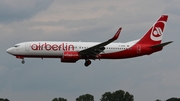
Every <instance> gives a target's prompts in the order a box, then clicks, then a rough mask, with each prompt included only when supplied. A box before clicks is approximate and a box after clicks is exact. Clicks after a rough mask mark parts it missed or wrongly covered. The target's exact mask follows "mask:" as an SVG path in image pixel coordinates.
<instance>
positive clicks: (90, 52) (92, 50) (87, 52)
mask: <svg viewBox="0 0 180 101" xmlns="http://www.w3.org/2000/svg"><path fill="white" fill-rule="evenodd" d="M121 30H122V27H120V28H119V29H118V31H117V32H116V34H115V35H114V36H113V37H112V38H111V39H109V40H107V41H105V42H102V43H100V44H97V45H95V46H92V47H89V48H87V49H84V50H82V51H79V54H80V55H81V56H82V57H86V58H88V57H94V58H97V55H98V54H99V53H101V52H103V51H104V49H105V47H104V46H106V45H108V44H110V43H111V42H113V41H115V40H117V39H118V37H119V35H120V32H121Z"/></svg>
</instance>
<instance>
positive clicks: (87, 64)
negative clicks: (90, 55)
mask: <svg viewBox="0 0 180 101" xmlns="http://www.w3.org/2000/svg"><path fill="white" fill-rule="evenodd" d="M90 64H91V60H89V59H86V60H85V63H84V65H85V66H86V67H88V66H89V65H90Z"/></svg>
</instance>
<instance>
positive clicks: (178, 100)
mask: <svg viewBox="0 0 180 101" xmlns="http://www.w3.org/2000/svg"><path fill="white" fill-rule="evenodd" d="M166 101H180V98H170V99H167V100H166Z"/></svg>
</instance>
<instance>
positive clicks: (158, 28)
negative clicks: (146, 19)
mask: <svg viewBox="0 0 180 101" xmlns="http://www.w3.org/2000/svg"><path fill="white" fill-rule="evenodd" d="M163 30H164V22H162V21H159V22H157V23H156V24H155V25H154V26H153V28H152V32H151V36H150V37H151V39H152V40H153V41H160V40H162V35H163Z"/></svg>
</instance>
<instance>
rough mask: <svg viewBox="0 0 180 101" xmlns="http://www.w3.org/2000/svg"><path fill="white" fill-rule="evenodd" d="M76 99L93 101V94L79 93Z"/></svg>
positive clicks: (78, 100)
mask: <svg viewBox="0 0 180 101" xmlns="http://www.w3.org/2000/svg"><path fill="white" fill-rule="evenodd" d="M76 101H94V96H92V95H90V94H85V95H81V96H79V97H78V98H76Z"/></svg>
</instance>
